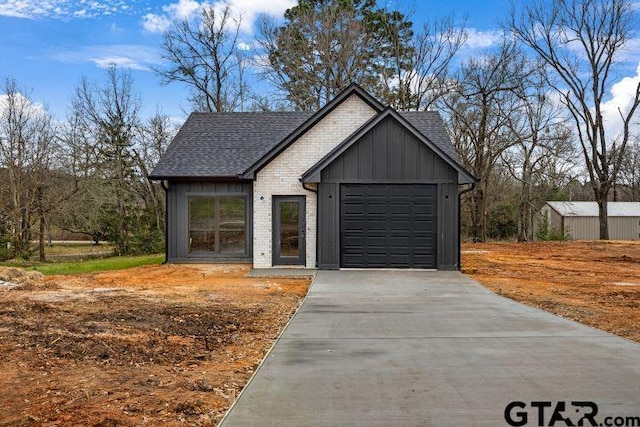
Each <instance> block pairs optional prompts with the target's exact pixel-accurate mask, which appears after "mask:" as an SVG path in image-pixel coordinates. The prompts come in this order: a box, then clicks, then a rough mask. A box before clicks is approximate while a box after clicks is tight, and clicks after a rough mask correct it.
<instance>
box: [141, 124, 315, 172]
mask: <svg viewBox="0 0 640 427" xmlns="http://www.w3.org/2000/svg"><path fill="white" fill-rule="evenodd" d="M311 115H312V113H310V112H259V113H192V114H191V115H190V116H189V118H188V119H187V121H186V122H185V123H184V124H183V125H182V128H180V131H179V132H178V134H177V135H176V137H175V138H174V139H173V141H172V142H171V144H170V145H169V147H168V148H167V151H166V152H165V154H164V156H162V158H161V159H160V161H159V162H158V165H157V166H156V168H155V169H154V170H153V172H152V173H151V177H152V178H157V179H158V178H188V177H208V178H211V177H235V176H237V175H239V174H241V173H243V172H244V171H245V170H247V169H248V168H249V167H250V166H251V165H253V164H254V163H255V162H257V161H258V160H259V159H260V158H261V157H262V156H263V155H264V154H265V153H266V152H267V151H269V149H270V148H271V147H273V146H274V145H276V144H277V143H278V142H280V141H281V140H283V139H284V138H285V137H286V136H287V135H289V134H290V133H291V132H293V131H294V130H295V129H296V128H297V127H298V126H300V125H301V124H302V123H303V122H304V121H305V120H307V119H308V118H309V117H310V116H311Z"/></svg>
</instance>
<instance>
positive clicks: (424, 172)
mask: <svg viewBox="0 0 640 427" xmlns="http://www.w3.org/2000/svg"><path fill="white" fill-rule="evenodd" d="M342 183H361V184H367V183H371V184H373V183H389V184H393V183H398V184H400V183H405V184H407V183H420V184H436V185H438V192H437V193H438V201H437V209H438V236H437V242H438V244H437V245H438V247H437V267H438V269H441V270H454V269H457V268H458V266H459V264H460V261H459V259H458V256H459V253H458V242H459V235H458V201H459V200H458V185H457V183H458V173H457V171H456V170H455V169H454V168H453V167H451V166H450V165H449V164H448V163H446V162H445V161H444V160H442V159H441V158H440V157H439V156H438V155H436V154H435V153H434V152H433V151H432V150H431V149H429V148H428V147H427V146H426V145H425V144H424V143H423V142H422V141H420V140H418V139H417V138H416V137H415V136H413V134H411V133H410V132H408V131H407V130H406V129H405V128H404V127H402V126H401V125H400V124H399V123H398V122H397V121H396V120H395V119H393V118H392V117H389V118H387V119H386V120H384V121H383V122H381V123H380V124H378V125H377V126H376V127H375V128H373V129H372V130H371V131H369V132H367V133H366V134H365V135H363V136H362V138H360V140H359V141H357V142H356V143H355V144H353V145H352V146H351V147H350V148H349V149H348V150H346V151H345V152H344V153H343V154H342V155H341V156H340V157H338V158H337V159H336V160H335V161H333V162H332V163H331V164H330V165H328V166H327V167H326V168H324V169H323V170H322V172H321V183H320V184H319V186H318V189H319V193H318V266H319V267H320V268H323V269H334V268H339V267H340V203H339V201H340V194H339V192H340V184H342Z"/></svg>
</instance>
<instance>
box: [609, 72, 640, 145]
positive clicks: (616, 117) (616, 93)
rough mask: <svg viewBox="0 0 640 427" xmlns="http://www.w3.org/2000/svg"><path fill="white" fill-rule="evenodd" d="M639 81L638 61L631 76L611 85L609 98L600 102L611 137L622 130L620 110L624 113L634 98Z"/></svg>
mask: <svg viewBox="0 0 640 427" xmlns="http://www.w3.org/2000/svg"><path fill="white" fill-rule="evenodd" d="M639 82H640V62H639V63H638V68H637V69H636V75H635V76H633V77H624V78H622V79H621V80H620V81H618V82H617V83H615V84H614V85H613V86H611V98H610V99H609V100H608V101H606V102H604V103H603V104H602V114H603V118H604V121H605V125H606V126H607V131H608V133H609V134H610V135H611V136H612V137H613V136H615V134H617V133H619V132H620V131H621V130H622V119H621V117H620V111H622V113H623V114H625V113H626V112H627V111H629V107H630V106H631V103H632V101H633V99H634V95H635V92H636V87H637V86H638V83H639Z"/></svg>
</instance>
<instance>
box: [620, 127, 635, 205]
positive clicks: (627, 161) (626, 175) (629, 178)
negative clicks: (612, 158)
mask: <svg viewBox="0 0 640 427" xmlns="http://www.w3.org/2000/svg"><path fill="white" fill-rule="evenodd" d="M619 185H620V186H621V187H622V189H618V190H617V191H620V192H622V193H623V197H624V198H625V199H626V200H628V201H630V202H640V135H637V136H636V140H635V141H633V142H630V143H629V145H628V146H627V149H626V153H625V156H624V158H623V159H622V165H621V166H620V174H619ZM614 190H615V189H614Z"/></svg>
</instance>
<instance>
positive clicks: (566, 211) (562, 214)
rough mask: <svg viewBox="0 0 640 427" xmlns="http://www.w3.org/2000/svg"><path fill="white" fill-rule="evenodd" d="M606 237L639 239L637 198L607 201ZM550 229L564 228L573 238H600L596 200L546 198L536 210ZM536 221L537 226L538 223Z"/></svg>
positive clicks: (560, 230)
mask: <svg viewBox="0 0 640 427" xmlns="http://www.w3.org/2000/svg"><path fill="white" fill-rule="evenodd" d="M607 212H608V221H607V222H608V225H609V238H610V239H612V240H639V239H640V202H609V203H608V204H607ZM540 214H541V217H542V221H544V218H546V220H547V224H548V226H549V229H550V230H553V231H554V232H562V231H563V230H564V232H565V233H566V234H567V236H568V237H569V238H570V239H574V240H597V239H599V238H600V220H599V216H598V204H597V203H596V202H546V203H545V204H544V206H543V207H542V209H541V210H540ZM539 224H540V221H539V222H538V227H539V226H540V225H539Z"/></svg>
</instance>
